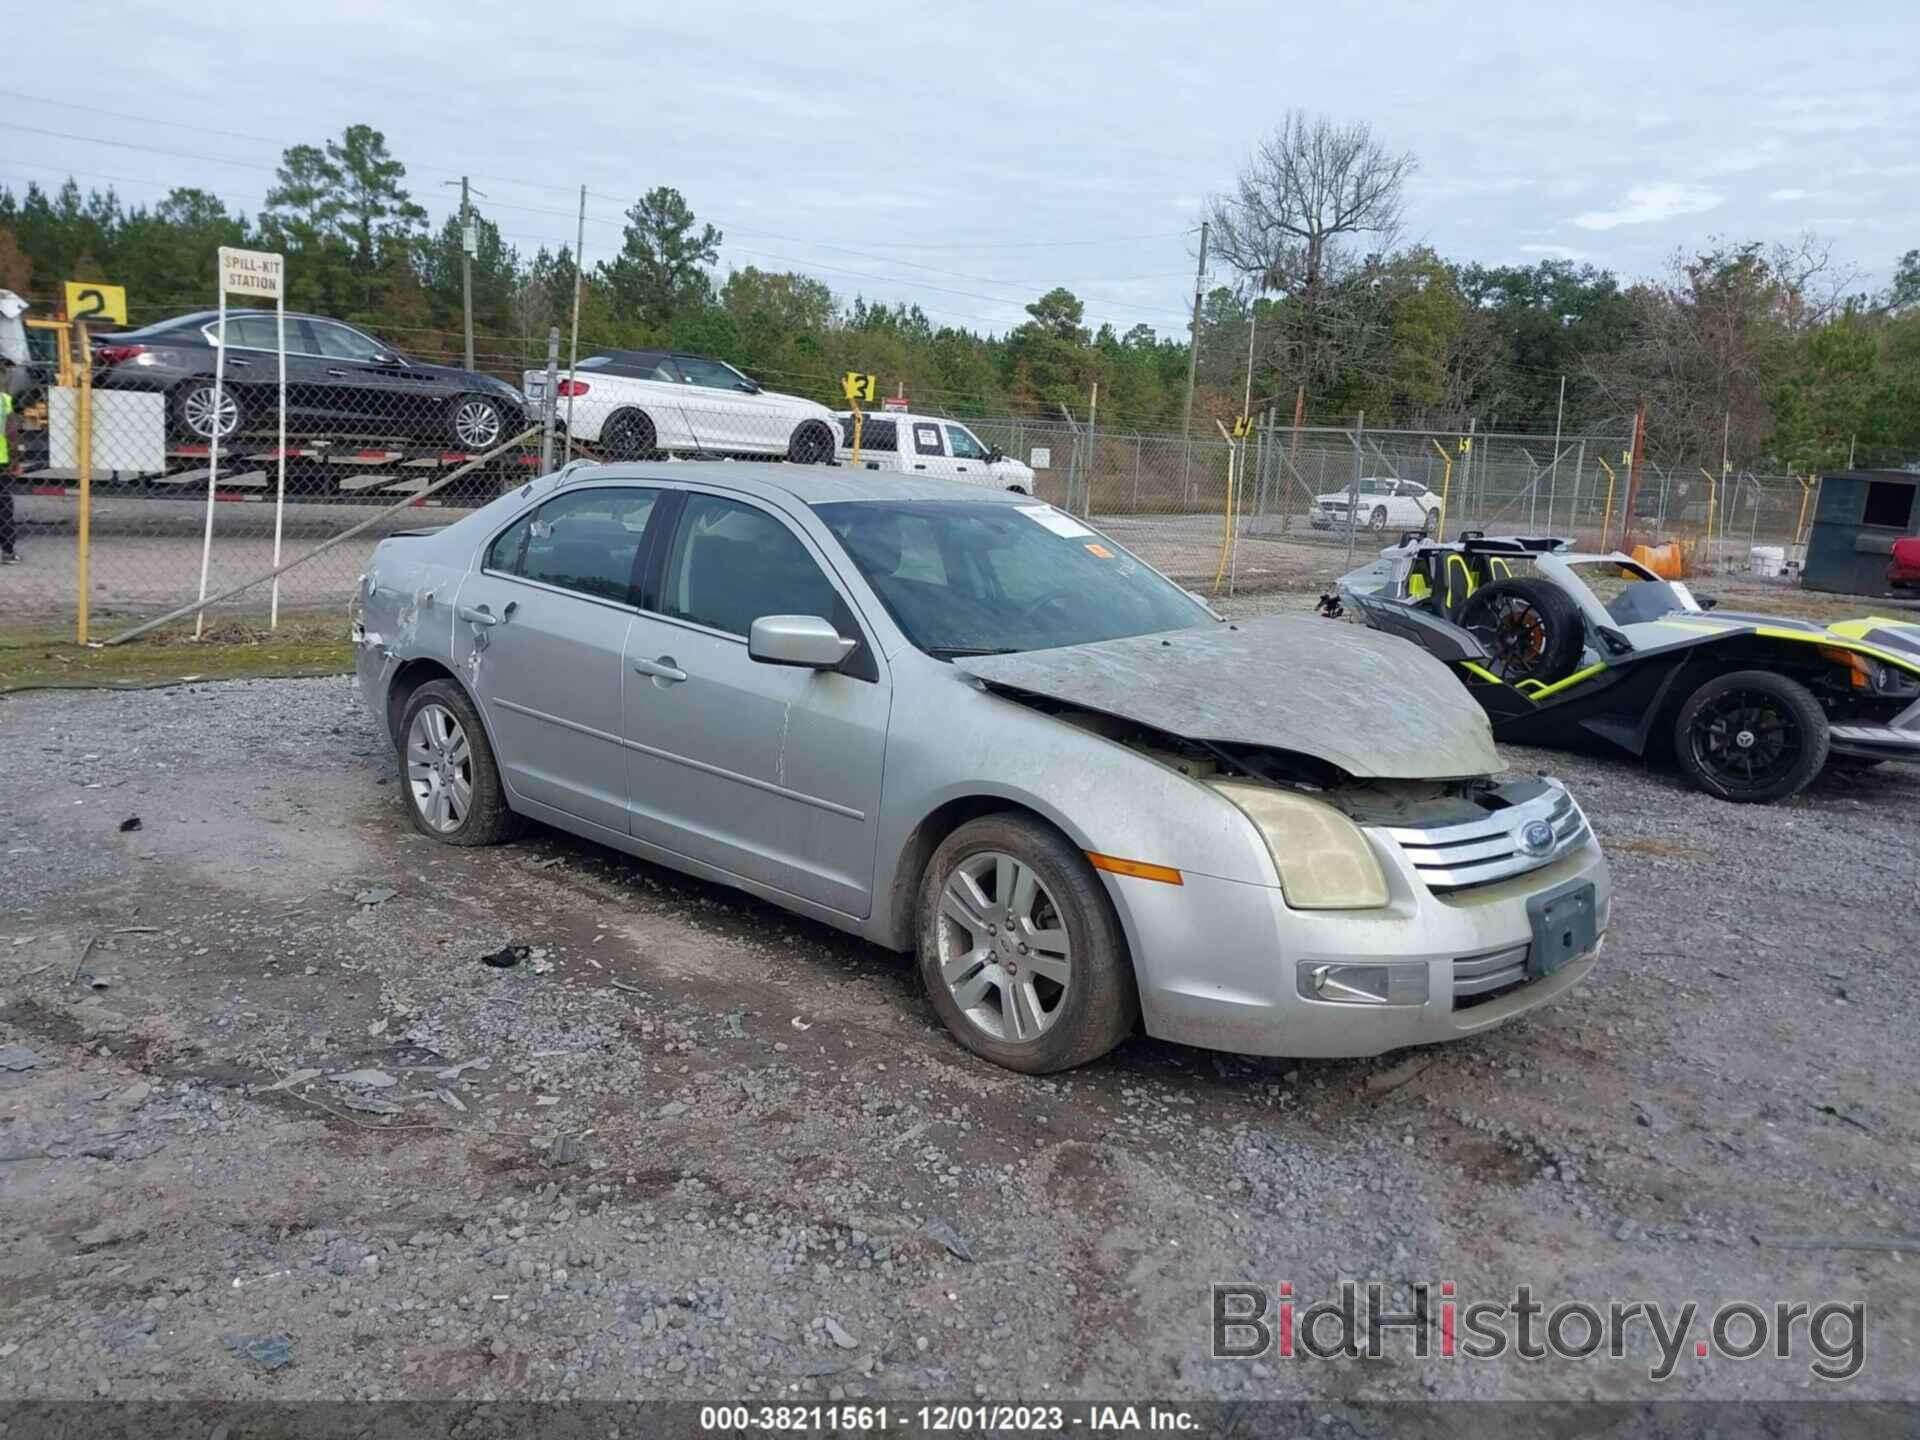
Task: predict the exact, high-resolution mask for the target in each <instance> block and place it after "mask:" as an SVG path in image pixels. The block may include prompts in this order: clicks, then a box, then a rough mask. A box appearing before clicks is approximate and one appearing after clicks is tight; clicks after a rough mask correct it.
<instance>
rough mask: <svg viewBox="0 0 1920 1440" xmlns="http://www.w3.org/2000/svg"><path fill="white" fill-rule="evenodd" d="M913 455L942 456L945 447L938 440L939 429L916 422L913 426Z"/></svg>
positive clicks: (945, 450) (936, 426) (945, 449)
mask: <svg viewBox="0 0 1920 1440" xmlns="http://www.w3.org/2000/svg"><path fill="white" fill-rule="evenodd" d="M913 453H914V454H916V455H944V454H946V453H947V447H946V446H945V445H944V444H943V443H942V442H941V440H940V427H939V426H938V425H931V424H926V423H924V422H921V421H918V420H916V421H915V422H914V425H913Z"/></svg>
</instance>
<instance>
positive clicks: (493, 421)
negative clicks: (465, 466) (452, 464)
mask: <svg viewBox="0 0 1920 1440" xmlns="http://www.w3.org/2000/svg"><path fill="white" fill-rule="evenodd" d="M446 433H447V437H448V438H449V439H450V440H452V441H453V443H454V444H455V445H457V446H459V447H460V448H461V449H462V450H464V451H467V452H469V453H470V454H475V455H478V454H483V453H484V452H486V451H488V450H491V449H493V447H494V446H496V445H498V444H499V443H500V442H501V441H502V440H504V439H506V438H507V411H506V407H505V406H503V405H502V404H501V403H500V402H499V401H498V400H495V399H493V398H492V397H491V396H488V395H458V396H455V397H454V401H453V403H452V404H451V405H449V406H448V407H447V431H446Z"/></svg>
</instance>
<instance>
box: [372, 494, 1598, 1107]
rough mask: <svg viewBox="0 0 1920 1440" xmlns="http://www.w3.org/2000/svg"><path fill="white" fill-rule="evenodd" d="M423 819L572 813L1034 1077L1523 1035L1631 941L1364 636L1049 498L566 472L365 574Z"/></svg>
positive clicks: (377, 684) (1576, 860)
mask: <svg viewBox="0 0 1920 1440" xmlns="http://www.w3.org/2000/svg"><path fill="white" fill-rule="evenodd" d="M354 639H355V643H356V645H357V646H358V666H359V677H360V684H361V688H362V691H363V694H364V696H365V699H366V701H367V703H368V705H369V706H370V707H371V708H372V710H373V712H374V713H375V714H376V715H378V716H380V717H382V719H383V721H384V723H385V727H386V730H387V732H388V734H389V735H390V736H391V737H392V740H393V742H394V745H395V747H396V750H397V752H398V757H399V768H400V775H401V778H402V780H403V782H404V785H405V791H406V794H407V796H408V797H409V799H410V802H411V804H410V813H411V816H412V819H413V822H414V824H415V825H416V826H418V827H419V828H420V829H421V830H422V831H423V832H425V833H426V834H427V835H429V836H431V837H433V838H434V839H436V840H440V841H443V842H445V843H447V844H451V845H481V844H489V843H493V842H496V841H500V840H504V839H507V838H509V837H510V836H512V835H513V834H514V833H515V832H516V830H517V829H518V828H519V827H520V825H521V824H522V823H523V822H524V821H527V820H537V821H541V822H544V823H546V824H549V825H553V826H557V827H559V828H561V829H564V830H569V831H572V832H574V833H575V834H578V835H582V836H585V837H587V838H589V839H592V840H597V841H600V842H602V843H604V844H607V845H609V846H613V847H615V848H617V849H620V850H623V851H625V852H627V853H629V854H632V855H636V856H639V857H641V858H643V859H646V860H650V861H655V862H658V863H660V864H663V865H667V866H670V867H672V868H674V869H676V870H681V871H685V872H687V873H688V874H692V875H697V876H702V877H705V878H707V879H711V880H717V881H721V882H723V883H726V884H729V885H734V886H738V887H739V888H741V889H743V890H746V891H749V892H751V893H752V894H755V895H758V896H760V897H762V898H763V899H766V900H768V901H771V902H772V903H774V904H777V905H780V906H783V907H785V908H786V909H789V910H792V911H795V912H798V913H800V914H803V915H808V916H812V917H813V918H815V919H818V920H821V921H824V922H825V923H827V924H829V925H833V926H836V927H838V928H840V929H843V930H847V931H851V932H853V933H855V934H858V935H862V936H865V937H867V938H868V939H870V940H873V941H875V942H877V943H879V944H881V945H885V946H888V947H890V948H892V949H895V950H901V951H913V952H915V953H917V956H918V961H919V968H920V973H921V976H922V979H923V981H924V982H925V985H926V989H927V993H928V995H929V996H930V997H931V999H932V1003H933V1005H934V1008H935V1009H936V1010H937V1011H938V1012H939V1014H940V1016H941V1018H942V1019H943V1020H944V1021H945V1022H946V1024H947V1026H948V1027H949V1028H950V1029H951V1030H952V1032H953V1033H954V1035H955V1036H956V1037H958V1039H959V1040H960V1042H961V1043H962V1044H964V1045H966V1046H967V1047H968V1048H970V1049H972V1050H974V1051H976V1052H977V1053H979V1054H981V1055H983V1056H986V1057H987V1058H989V1059H991V1060H994V1061H997V1062H998V1063H1000V1064H1002V1065H1007V1066H1011V1067H1013V1068H1015V1069H1018V1070H1025V1071H1032V1072H1045V1071H1052V1070H1059V1069H1063V1068H1065V1067H1067V1066H1072V1065H1077V1064H1081V1063H1083V1062H1085V1061H1088V1060H1091V1059H1093V1058H1094V1057H1095V1056H1098V1055H1101V1054H1103V1053H1104V1052H1105V1051H1107V1050H1108V1049H1110V1048H1111V1047H1112V1046H1114V1045H1115V1044H1117V1043H1118V1042H1119V1041H1120V1040H1121V1039H1122V1038H1123V1037H1125V1036H1126V1035H1127V1034H1128V1033H1129V1032H1130V1031H1132V1030H1133V1029H1134V1028H1135V1026H1136V1025H1137V1024H1139V1023H1141V1022H1144V1025H1145V1028H1146V1030H1147V1031H1148V1032H1149V1033H1150V1034H1153V1035H1158V1036H1162V1037H1165V1038H1168V1039H1172V1040H1176V1041H1181V1042H1185V1043H1188V1044H1193V1045H1203V1046H1209V1047H1213V1048H1217V1049H1228V1050H1235V1051H1240V1052H1244V1053H1255V1054H1279V1055H1295V1056H1308V1055H1364V1054H1375V1053H1378V1052H1380V1051H1384V1050H1388V1049H1392V1048H1395V1047H1398V1046H1402V1045H1409V1044H1417V1043H1421V1042H1425V1041H1433V1040H1441V1039H1446V1038H1449V1037H1453V1036H1458V1035H1463V1034H1467V1033H1470V1032H1473V1031H1477V1030H1481V1029H1484V1028H1485V1027H1487V1026H1490V1025H1494V1024H1497V1023H1499V1022H1500V1021H1502V1020H1505V1019H1507V1018H1509V1017H1511V1016H1514V1015H1516V1014H1519V1013H1520V1012H1522V1011H1524V1010H1527V1009H1529V1008H1531V1007H1533V1006H1535V1005H1538V1004H1540V1003H1542V1002H1543V1001H1546V1000H1550V999H1552V998H1553V997H1555V996H1557V995H1559V994H1561V993H1563V992H1565V991H1566V990H1567V989H1568V988H1569V987H1571V986H1572V985H1574V984H1575V983H1577V982H1578V981H1579V979H1580V978H1581V976H1582V975H1584V974H1585V973H1586V972H1587V971H1588V970H1589V969H1590V968H1591V966H1592V965H1593V964H1594V963H1595V959H1596V957H1597V955H1598V953H1599V948H1600V943H1601V939H1602V935H1603V933H1604V931H1605V928H1606V923H1607V911H1608V903H1609V899H1610V890H1611V887H1610V884H1609V881H1608V877H1607V870H1606V864H1605V862H1604V860H1603V859H1602V858H1601V855H1600V851H1599V848H1598V846H1597V845H1596V844H1595V842H1594V839H1593V835H1592V833H1591V831H1590V830H1589V828H1588V826H1587V823H1586V818H1585V816H1584V815H1583V814H1582V813H1581V811H1580V808H1579V806H1578V805H1577V804H1576V803H1575V802H1574V800H1573V797H1572V796H1570V795H1569V794H1568V793H1567V792H1566V791H1565V790H1564V789H1563V788H1562V787H1560V786H1559V785H1558V784H1557V783H1555V782H1553V781H1551V780H1545V779H1539V778H1533V777H1528V778H1525V779H1521V780H1508V781H1503V780H1501V779H1499V778H1498V772H1500V770H1501V768H1502V767H1501V763H1500V760H1499V758H1498V755H1497V754H1496V752H1495V750H1494V748H1493V743H1492V739H1491V736H1490V734H1489V731H1488V728H1487V721H1486V719H1485V717H1484V715H1483V714H1482V713H1481V711H1480V708H1479V707H1478V706H1477V705H1476V704H1474V702H1473V701H1472V699H1471V698H1470V697H1469V696H1467V694H1466V693H1465V692H1464V691H1463V690H1462V689H1461V688H1460V686H1459V685H1458V684H1457V683H1456V682H1455V681H1454V680H1453V678H1452V677H1451V675H1450V674H1449V673H1448V672H1447V670H1446V669H1445V668H1444V667H1443V666H1442V665H1441V664H1440V663H1439V662H1437V661H1435V660H1433V659H1431V658H1429V657H1428V656H1427V655H1425V654H1423V653H1422V652H1421V651H1420V650H1419V649H1418V648H1416V647H1415V646H1413V645H1410V644H1407V643H1406V642H1404V641H1402V640H1398V639H1394V638H1391V637H1388V636H1384V635H1380V634H1376V633H1374V632H1371V631H1367V630H1364V629H1361V628H1359V627H1357V626H1347V625H1337V624H1331V623H1328V622H1326V621H1322V620H1316V619H1309V618H1295V617H1273V618H1269V619H1266V620H1260V621H1253V622H1246V623H1240V624H1228V623H1227V622H1225V621H1222V620H1221V619H1219V617H1217V616H1216V615H1214V614H1213V612H1212V611H1210V610H1209V609H1208V608H1207V607H1206V605H1205V604H1204V603H1202V602H1201V601H1200V600H1199V599H1197V598H1196V597H1194V596H1192V595H1191V594H1189V593H1188V592H1186V591H1183V590H1182V589H1180V588H1179V587H1178V586H1176V585H1175V584H1173V583H1172V582H1171V581H1169V580H1167V579H1166V578H1165V577H1164V576H1162V575H1160V574H1159V573H1158V572H1156V571H1155V570H1153V569H1152V568H1151V567H1150V566H1148V565H1146V564H1144V563H1143V562H1142V561H1140V560H1139V559H1138V558H1137V557H1135V556H1134V555H1132V554H1130V553H1129V552H1128V551H1127V550H1126V549H1124V548H1123V547H1122V546H1120V545H1119V544H1117V543H1116V542H1114V541H1113V540H1111V539H1109V538H1107V537H1106V536H1104V535H1102V534H1099V533H1097V532H1096V531H1094V530H1092V529H1090V528H1089V527H1088V526H1086V525H1085V524H1083V523H1081V522H1080V521H1079V520H1078V519H1076V518H1075V517H1073V516H1071V515H1068V514H1066V513H1064V512H1062V511H1059V510H1056V509H1054V508H1053V507H1051V506H1048V505H1044V504H1041V503H1039V502H1036V501H1034V500H1031V499H1029V498H1027V497H1025V496H1020V495H1012V494H1007V493H1004V492H998V491H990V490H984V489H975V488H971V487H964V486H956V485H947V484H942V483H938V482H929V481H914V480H909V479H904V478H902V477H899V476H877V475H875V476H869V475H865V474H863V473H861V472H849V471H845V470H841V469H837V468H835V469H826V468H817V469H816V468H802V467H797V466H779V467H772V466H750V465H698V466H694V465H677V464H658V465H623V466H596V467H578V466H576V467H569V468H568V469H567V470H564V471H562V472H561V473H559V474H558V475H553V476H547V477H544V478H542V479H539V480H536V481H533V482H531V483H530V484H528V485H526V486H524V487H522V488H521V489H518V490H516V491H514V492H513V493H511V494H509V495H505V496H502V497H501V498H500V499H498V500H496V501H494V502H493V503H492V504H490V505H488V506H486V507H485V508H484V509H481V510H478V511H476V512H474V513H473V514H471V515H469V516H467V517H466V518H465V519H462V520H460V521H459V522H457V523H456V524H453V525H450V526H447V527H446V528H444V529H441V530H438V531H433V532H426V533H418V534H409V535H400V536H395V537H393V538H390V539H388V540H386V541H383V542H382V543H381V545H380V546H379V547H378V549H377V550H376V551H375V553H374V556H373V559H372V561H371V563H370V565H369V567H368V570H367V573H366V575H365V576H364V577H363V578H362V581H361V585H360V591H359V594H358V596H357V601H356V618H355V622H354Z"/></svg>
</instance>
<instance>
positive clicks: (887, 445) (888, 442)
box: [840, 415, 900, 455]
mask: <svg viewBox="0 0 1920 1440" xmlns="http://www.w3.org/2000/svg"><path fill="white" fill-rule="evenodd" d="M840 435H841V442H842V443H843V444H845V445H849V446H851V445H852V444H853V417H852V416H851V415H848V416H846V417H845V418H844V419H842V420H841V422H840ZM899 447H900V430H899V427H898V426H897V425H896V424H895V423H894V422H893V421H891V420H871V419H870V420H866V421H864V422H863V423H862V424H861V426H860V448H861V449H862V450H874V451H878V452H879V453H881V454H883V455H890V454H892V453H893V452H894V451H896V450H897V449H899Z"/></svg>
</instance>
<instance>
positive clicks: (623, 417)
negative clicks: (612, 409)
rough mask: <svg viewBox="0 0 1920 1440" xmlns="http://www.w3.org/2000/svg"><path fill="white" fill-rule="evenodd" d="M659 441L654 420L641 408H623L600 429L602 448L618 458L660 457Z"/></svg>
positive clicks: (641, 458)
mask: <svg viewBox="0 0 1920 1440" xmlns="http://www.w3.org/2000/svg"><path fill="white" fill-rule="evenodd" d="M659 443H660V442H659V437H658V436H657V435H656V434H655V432H654V428H653V421H652V420H651V419H650V418H648V416H647V414H646V412H644V411H641V410H622V411H621V412H620V413H619V414H617V415H614V416H612V417H610V418H609V419H608V421H607V423H606V425H605V427H604V428H603V429H602V430H601V431H600V445H601V448H602V449H604V450H605V451H606V452H607V453H608V454H609V455H611V456H612V457H613V458H614V459H616V460H655V459H658V458H659V455H660V448H659Z"/></svg>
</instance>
